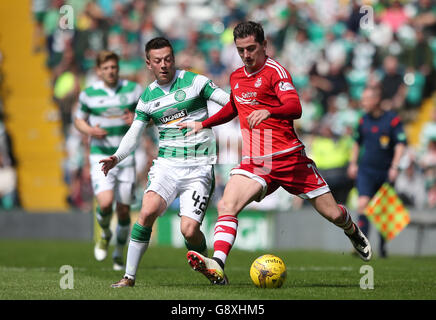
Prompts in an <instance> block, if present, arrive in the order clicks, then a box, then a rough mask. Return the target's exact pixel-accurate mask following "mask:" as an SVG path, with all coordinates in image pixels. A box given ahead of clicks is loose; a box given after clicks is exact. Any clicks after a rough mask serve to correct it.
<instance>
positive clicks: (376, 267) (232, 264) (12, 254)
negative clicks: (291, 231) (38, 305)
mask: <svg viewBox="0 0 436 320" xmlns="http://www.w3.org/2000/svg"><path fill="white" fill-rule="evenodd" d="M112 249H113V248H111V249H110V253H111V251H112ZM264 253H273V254H276V255H278V256H279V257H281V258H282V259H283V260H284V262H285V264H286V266H287V273H288V277H287V280H286V282H285V284H284V285H283V287H282V288H280V289H258V288H256V287H255V286H254V285H253V284H252V282H251V279H250V277H249V268H250V265H251V263H252V261H253V260H254V259H255V258H257V257H258V256H260V255H262V254H264ZM185 255H186V250H185V249H175V248H166V247H156V246H151V247H149V249H148V251H147V252H146V254H145V255H144V257H143V259H142V261H141V264H140V267H139V271H138V274H137V282H136V286H135V287H134V288H122V289H112V288H110V284H111V283H113V282H115V281H118V280H119V279H121V277H122V275H123V272H116V271H113V270H112V263H111V259H109V257H108V259H107V260H106V261H103V262H97V261H95V260H94V257H93V244H92V243H90V242H73V241H32V240H20V241H13V240H8V241H6V240H1V241H0V284H1V290H0V299H1V300H9V299H12V300H28V299H31V300H40V299H44V300H45V299H49V300H51V299H56V300H96V299H98V300H107V299H117V300H118V299H125V300H138V299H142V300H197V299H198V300H220V299H226V300H229V299H230V300H283V299H286V300H288V299H289V300H293V299H298V300H300V299H309V300H312V299H314V300H318V299H323V300H330V299H335V300H342V299H346V300H379V299H383V300H385V299H394V300H396V299H406V300H415V299H424V300H425V299H432V300H433V299H436V290H435V289H434V288H436V273H435V272H434V270H435V266H436V257H434V256H432V257H406V256H390V257H389V258H387V259H379V258H377V257H375V258H374V259H373V261H371V262H370V263H365V262H363V261H361V260H360V259H358V258H356V257H353V256H351V255H350V254H349V253H348V252H347V253H331V252H322V251H302V250H299V251H279V250H269V252H260V251H257V252H248V251H240V250H233V251H232V252H231V255H230V257H229V259H228V263H227V266H226V273H227V275H228V277H229V280H230V285H229V286H212V285H210V284H209V282H208V281H207V280H206V278H204V277H203V276H202V275H201V274H199V273H197V272H194V271H192V270H191V269H190V268H189V266H188V264H187V261H186V256H185ZM366 264H367V265H370V266H371V267H372V268H373V271H374V273H373V275H374V289H366V290H363V289H361V287H360V280H361V278H362V277H363V276H365V275H366V273H360V270H361V267H362V266H364V265H366ZM63 265H69V266H71V267H72V268H73V276H74V288H73V289H61V286H60V283H61V279H62V277H63V276H64V274H63V273H60V268H61V266H63Z"/></svg>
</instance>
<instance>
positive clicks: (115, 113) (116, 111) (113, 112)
mask: <svg viewBox="0 0 436 320" xmlns="http://www.w3.org/2000/svg"><path fill="white" fill-rule="evenodd" d="M123 114H124V110H123V109H121V108H109V109H107V110H106V111H105V112H103V113H102V114H101V115H102V116H103V117H106V118H110V119H113V118H121V117H122V116H123Z"/></svg>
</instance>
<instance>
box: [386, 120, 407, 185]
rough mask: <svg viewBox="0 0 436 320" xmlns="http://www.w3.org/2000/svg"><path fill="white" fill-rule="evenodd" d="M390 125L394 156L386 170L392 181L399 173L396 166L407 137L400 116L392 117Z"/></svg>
mask: <svg viewBox="0 0 436 320" xmlns="http://www.w3.org/2000/svg"><path fill="white" fill-rule="evenodd" d="M390 125H391V128H392V134H393V138H394V142H395V147H394V156H393V157H392V162H391V166H390V168H389V172H388V178H389V181H390V182H394V181H395V179H396V178H397V176H398V173H399V171H398V166H399V163H400V160H401V157H402V156H403V154H404V152H405V151H406V145H407V138H406V133H405V132H404V129H403V124H402V123H401V121H400V118H399V117H398V116H396V117H394V118H393V119H392V121H391V123H390Z"/></svg>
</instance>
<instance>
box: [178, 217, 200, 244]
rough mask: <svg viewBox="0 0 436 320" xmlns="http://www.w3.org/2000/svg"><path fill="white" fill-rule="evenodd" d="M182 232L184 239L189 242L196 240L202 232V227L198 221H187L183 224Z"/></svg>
mask: <svg viewBox="0 0 436 320" xmlns="http://www.w3.org/2000/svg"><path fill="white" fill-rule="evenodd" d="M180 230H181V232H182V234H183V237H184V238H185V239H186V240H188V241H189V240H191V239H194V238H196V236H197V233H198V232H199V231H200V225H199V224H198V222H196V221H185V222H184V223H182V224H181V226H180Z"/></svg>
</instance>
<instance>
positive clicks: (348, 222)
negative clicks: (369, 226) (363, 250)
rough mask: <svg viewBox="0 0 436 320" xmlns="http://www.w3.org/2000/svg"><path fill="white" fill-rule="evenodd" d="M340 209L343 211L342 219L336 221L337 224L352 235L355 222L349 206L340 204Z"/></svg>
mask: <svg viewBox="0 0 436 320" xmlns="http://www.w3.org/2000/svg"><path fill="white" fill-rule="evenodd" d="M338 207H339V210H340V211H341V219H339V220H338V221H335V224H336V225H337V226H338V227H339V228H341V229H343V230H344V232H345V233H346V234H348V235H351V234H352V233H353V232H354V223H353V219H352V218H351V215H350V214H349V212H348V210H347V208H345V206H343V205H341V204H338Z"/></svg>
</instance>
